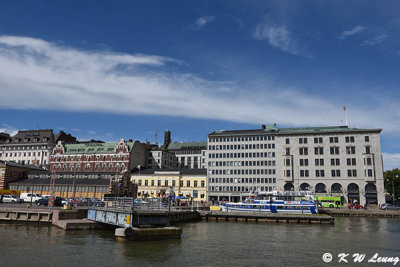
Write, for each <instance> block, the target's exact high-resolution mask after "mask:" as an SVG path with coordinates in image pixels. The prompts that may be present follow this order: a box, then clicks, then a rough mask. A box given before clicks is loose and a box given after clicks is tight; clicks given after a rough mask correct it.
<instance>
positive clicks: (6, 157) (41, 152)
mask: <svg viewBox="0 0 400 267" xmlns="http://www.w3.org/2000/svg"><path fill="white" fill-rule="evenodd" d="M57 141H67V142H74V141H76V138H75V137H73V136H71V135H70V134H66V133H65V132H63V131H60V133H59V134H53V130H51V129H49V130H28V131H18V133H17V134H16V135H14V136H12V137H9V138H6V140H5V141H4V143H1V144H0V160H3V161H13V162H16V163H21V164H27V165H35V166H43V167H48V165H49V163H50V154H51V151H52V150H53V147H54V146H55V145H56V143H57Z"/></svg>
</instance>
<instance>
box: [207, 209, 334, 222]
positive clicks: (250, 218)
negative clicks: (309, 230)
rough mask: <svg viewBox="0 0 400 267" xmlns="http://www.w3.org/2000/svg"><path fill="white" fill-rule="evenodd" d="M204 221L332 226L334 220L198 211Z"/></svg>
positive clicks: (327, 218)
mask: <svg viewBox="0 0 400 267" xmlns="http://www.w3.org/2000/svg"><path fill="white" fill-rule="evenodd" d="M200 216H201V218H202V219H203V220H205V221H217V222H218V221H226V222H228V221H234V222H255V223H261V222H264V223H297V224H300V223H306V224H334V223H335V218H333V217H331V216H329V215H326V214H315V215H314V214H304V215H302V214H299V215H297V214H270V213H259V212H254V213H251V212H222V211H200Z"/></svg>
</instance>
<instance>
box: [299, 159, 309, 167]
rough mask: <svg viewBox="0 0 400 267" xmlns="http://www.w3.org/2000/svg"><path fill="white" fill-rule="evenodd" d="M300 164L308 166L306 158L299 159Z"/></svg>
mask: <svg viewBox="0 0 400 267" xmlns="http://www.w3.org/2000/svg"><path fill="white" fill-rule="evenodd" d="M300 166H308V159H300Z"/></svg>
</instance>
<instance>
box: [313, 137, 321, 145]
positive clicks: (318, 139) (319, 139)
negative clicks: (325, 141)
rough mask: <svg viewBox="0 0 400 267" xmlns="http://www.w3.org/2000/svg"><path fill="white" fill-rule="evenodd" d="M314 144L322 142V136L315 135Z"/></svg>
mask: <svg viewBox="0 0 400 267" xmlns="http://www.w3.org/2000/svg"><path fill="white" fill-rule="evenodd" d="M314 144H322V137H314Z"/></svg>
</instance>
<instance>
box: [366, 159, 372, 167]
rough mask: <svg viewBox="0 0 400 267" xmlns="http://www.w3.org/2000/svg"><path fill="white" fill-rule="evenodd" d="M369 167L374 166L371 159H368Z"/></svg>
mask: <svg viewBox="0 0 400 267" xmlns="http://www.w3.org/2000/svg"><path fill="white" fill-rule="evenodd" d="M367 165H368V166H371V165H372V159H371V158H367Z"/></svg>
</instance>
